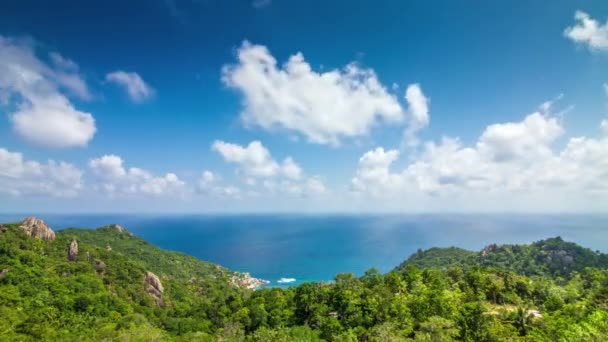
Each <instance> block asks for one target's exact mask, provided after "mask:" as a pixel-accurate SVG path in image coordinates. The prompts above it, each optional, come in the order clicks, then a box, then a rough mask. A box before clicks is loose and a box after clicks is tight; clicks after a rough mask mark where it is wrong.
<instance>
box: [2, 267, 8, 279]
mask: <svg viewBox="0 0 608 342" xmlns="http://www.w3.org/2000/svg"><path fill="white" fill-rule="evenodd" d="M7 274H8V268H5V269H3V270H2V271H0V280H2V279H4V277H6V275H7Z"/></svg>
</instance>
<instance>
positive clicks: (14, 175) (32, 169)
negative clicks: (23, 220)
mask: <svg viewBox="0 0 608 342" xmlns="http://www.w3.org/2000/svg"><path fill="white" fill-rule="evenodd" d="M82 187H83V181H82V171H81V170H79V169H78V168H76V167H75V166H73V165H72V164H68V163H65V162H56V161H53V160H49V161H48V162H47V163H46V164H42V163H39V162H37V161H32V160H25V159H24V158H23V155H22V154H21V153H18V152H10V151H8V150H6V149H4V148H0V192H4V193H8V194H11V195H15V196H19V195H46V196H52V197H73V196H76V195H77V194H78V192H79V191H80V190H81V189H82Z"/></svg>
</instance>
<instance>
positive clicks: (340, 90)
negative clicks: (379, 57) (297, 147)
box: [222, 42, 404, 145]
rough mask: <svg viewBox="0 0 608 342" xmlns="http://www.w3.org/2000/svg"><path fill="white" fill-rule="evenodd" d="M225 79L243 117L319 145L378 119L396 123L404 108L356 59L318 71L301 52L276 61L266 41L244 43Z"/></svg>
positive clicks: (353, 133)
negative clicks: (237, 98)
mask: <svg viewBox="0 0 608 342" xmlns="http://www.w3.org/2000/svg"><path fill="white" fill-rule="evenodd" d="M222 80H223V82H224V83H225V84H226V85H227V86H228V87H231V88H234V89H237V90H238V91H239V92H241V93H242V95H243V105H244V109H243V111H242V113H241V118H242V120H243V121H244V122H245V124H247V125H253V126H259V127H261V128H263V129H266V130H272V129H275V128H279V129H285V130H288V131H293V132H296V133H299V134H302V135H303V136H305V137H306V138H307V139H308V140H309V141H310V142H313V143H317V144H331V145H337V144H339V143H340V141H341V139H343V138H353V137H359V136H364V135H367V134H368V133H369V131H370V130H371V128H372V127H373V126H374V125H375V124H378V123H380V122H388V123H399V122H402V121H403V119H404V110H403V109H402V107H401V105H400V103H399V101H398V100H397V98H396V97H395V96H394V95H393V94H391V93H389V91H388V90H387V89H386V87H385V86H384V85H382V84H381V83H380V81H379V80H378V77H377V76H376V74H375V73H374V71H373V70H371V69H364V68H361V67H359V66H358V65H357V64H355V63H351V64H349V65H347V66H346V67H345V68H344V69H342V70H330V71H326V72H316V71H314V70H313V69H312V67H311V66H310V64H308V62H306V60H305V59H304V56H303V55H302V54H301V53H297V54H295V55H292V56H291V57H290V58H289V59H288V61H287V62H286V63H285V64H284V65H282V66H279V65H278V64H277V61H276V59H275V58H274V57H273V56H272V55H271V54H270V52H269V51H268V49H267V48H266V47H265V46H261V45H253V44H250V43H248V42H244V43H243V45H242V46H241V47H240V48H239V50H238V63H237V64H234V65H227V66H225V67H224V68H223V70H222Z"/></svg>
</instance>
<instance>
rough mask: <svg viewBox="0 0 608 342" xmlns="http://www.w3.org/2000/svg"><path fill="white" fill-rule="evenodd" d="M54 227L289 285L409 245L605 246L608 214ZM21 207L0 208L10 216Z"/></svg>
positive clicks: (245, 218) (2, 217)
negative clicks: (122, 238) (549, 242)
mask: <svg viewBox="0 0 608 342" xmlns="http://www.w3.org/2000/svg"><path fill="white" fill-rule="evenodd" d="M34 215H35V216H37V217H40V218H42V219H43V220H45V221H46V222H47V223H48V224H49V225H50V226H51V227H52V228H53V229H54V230H61V229H63V228H68V227H78V228H96V227H99V226H102V225H106V224H110V223H118V224H120V225H122V226H124V227H125V228H127V229H128V230H129V231H131V232H132V233H134V234H135V235H137V236H140V237H142V238H144V239H146V240H148V241H150V242H152V243H154V244H156V245H158V246H160V247H161V248H164V249H170V250H176V251H181V252H184V253H187V254H191V255H193V256H196V257H198V258H200V259H203V260H208V261H211V262H214V263H218V264H220V265H223V266H225V267H228V268H230V269H233V270H236V271H241V272H250V273H251V274H252V275H253V276H255V277H258V278H263V279H266V280H269V281H270V282H271V284H270V286H290V285H295V284H299V283H302V282H305V281H329V280H332V279H333V278H334V276H335V274H336V273H339V272H352V273H355V274H356V275H361V274H363V272H365V271H366V270H368V269H370V268H372V267H375V268H377V269H378V270H380V271H381V272H387V271H390V270H391V269H392V268H394V267H395V266H397V265H399V264H400V263H401V262H402V261H403V260H405V259H406V258H407V257H408V256H410V255H411V254H412V253H414V252H416V250H417V249H419V248H422V249H426V248H430V247H447V246H457V247H462V248H466V249H471V250H480V249H481V248H483V247H484V246H485V245H487V244H490V243H499V244H504V243H530V242H533V241H537V240H540V239H544V238H548V237H554V236H561V237H562V238H564V239H565V240H568V241H573V242H576V243H579V244H581V245H583V246H585V247H589V248H592V249H594V250H600V251H603V252H608V215H472V214H466V215H447V214H446V215H430V214H429V215H378V216H348V215H224V216H222V215H220V216H215V215H170V216H154V215H100V214H95V215H83V214H75V215H65V214H61V215H60V214H34ZM25 216H26V215H25V214H0V222H16V221H19V220H21V219H23V218H24V217H25Z"/></svg>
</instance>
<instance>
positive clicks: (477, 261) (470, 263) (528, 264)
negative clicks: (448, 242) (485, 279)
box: [397, 237, 608, 277]
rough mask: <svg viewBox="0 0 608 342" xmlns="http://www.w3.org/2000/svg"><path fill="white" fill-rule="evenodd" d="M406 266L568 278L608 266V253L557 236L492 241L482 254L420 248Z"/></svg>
mask: <svg viewBox="0 0 608 342" xmlns="http://www.w3.org/2000/svg"><path fill="white" fill-rule="evenodd" d="M407 265H415V266H418V267H420V268H429V267H437V268H446V267H450V266H462V267H465V268H470V267H474V266H479V265H482V266H488V267H497V268H501V269H505V270H511V271H514V272H516V273H519V274H524V275H540V276H552V277H553V276H562V277H567V276H569V275H570V274H571V273H572V272H582V271H583V270H584V269H585V268H587V267H597V268H605V267H608V255H607V254H603V253H600V252H599V251H592V250H590V249H588V248H583V247H581V246H579V245H577V244H575V243H572V242H566V241H564V240H562V239H561V238H560V237H556V238H551V239H546V240H541V241H538V242H535V243H533V244H530V245H500V246H499V245H495V244H492V245H489V246H487V247H486V248H484V249H483V250H482V251H481V252H479V253H476V252H471V251H467V250H464V249H460V248H456V247H450V248H431V249H428V250H426V251H422V250H419V251H418V252H417V253H415V254H414V255H412V256H411V257H410V258H409V259H408V260H406V261H405V262H404V263H403V264H401V265H400V266H399V267H397V270H399V269H403V268H404V267H405V266H407Z"/></svg>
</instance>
